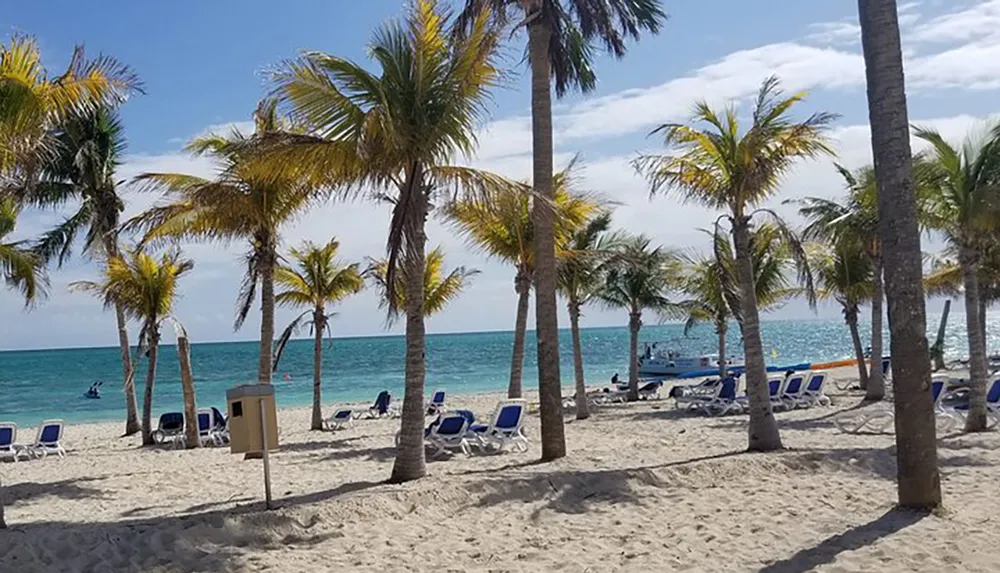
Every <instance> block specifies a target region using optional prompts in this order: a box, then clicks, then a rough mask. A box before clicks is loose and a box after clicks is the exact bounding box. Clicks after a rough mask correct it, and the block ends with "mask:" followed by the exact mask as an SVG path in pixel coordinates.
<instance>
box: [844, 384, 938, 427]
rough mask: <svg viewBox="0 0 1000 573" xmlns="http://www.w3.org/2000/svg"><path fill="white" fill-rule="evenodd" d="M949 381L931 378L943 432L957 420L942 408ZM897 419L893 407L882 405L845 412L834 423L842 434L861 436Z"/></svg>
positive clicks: (932, 394) (890, 424)
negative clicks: (859, 410)
mask: <svg viewBox="0 0 1000 573" xmlns="http://www.w3.org/2000/svg"><path fill="white" fill-rule="evenodd" d="M949 381H950V378H949V377H947V376H933V377H932V378H931V398H932V399H933V400H934V413H935V417H936V418H937V425H938V428H939V430H940V431H941V432H947V431H948V430H949V429H950V428H951V427H952V426H953V425H954V423H955V418H954V417H953V416H952V415H951V413H950V412H948V411H946V410H945V409H944V408H942V407H941V401H942V398H944V396H945V394H946V388H947V387H948V382H949ZM895 419H896V414H895V411H894V410H893V407H892V405H890V404H885V403H882V404H879V405H877V406H875V407H873V408H871V409H869V410H867V411H864V412H860V413H854V412H845V413H843V414H841V415H840V416H837V417H836V418H835V419H834V423H835V424H836V425H837V428H839V429H840V431H841V432H844V433H847V434H859V433H861V432H863V431H866V432H873V433H878V432H884V431H887V430H888V429H889V428H890V427H892V426H893V425H894V423H895Z"/></svg>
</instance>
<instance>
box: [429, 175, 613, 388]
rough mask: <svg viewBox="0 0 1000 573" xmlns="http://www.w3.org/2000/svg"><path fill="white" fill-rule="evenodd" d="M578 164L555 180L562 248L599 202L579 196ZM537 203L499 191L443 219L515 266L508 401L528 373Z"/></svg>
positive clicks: (525, 194)
mask: <svg viewBox="0 0 1000 573" xmlns="http://www.w3.org/2000/svg"><path fill="white" fill-rule="evenodd" d="M576 165H577V161H576V159H575V158H574V160H573V161H571V162H570V164H569V166H568V167H566V169H564V170H563V171H560V172H559V173H557V174H556V180H555V181H554V186H555V188H556V198H555V203H554V205H553V209H554V213H553V216H554V217H555V229H556V237H557V242H559V243H563V242H565V241H566V240H568V238H569V237H571V236H572V234H573V233H574V232H575V231H576V230H577V229H579V227H580V226H581V225H582V224H583V223H584V222H585V221H586V218H587V216H589V215H590V214H592V213H593V212H595V211H596V210H597V209H598V205H597V203H596V202H594V201H592V200H590V199H589V197H587V196H586V195H583V194H575V193H573V192H572V190H571V187H572V186H573V183H574V168H575V167H576ZM535 201H536V199H535V198H533V196H532V193H531V191H530V189H528V188H527V186H524V187H522V186H515V187H510V188H504V189H500V190H498V191H497V192H494V193H491V194H490V195H489V196H487V197H472V198H469V199H468V200H465V201H455V202H453V203H451V204H449V205H448V206H447V208H446V209H445V214H444V216H445V218H446V219H447V220H448V221H449V222H450V223H451V224H452V226H453V227H454V228H455V229H456V230H457V231H458V233H459V234H460V235H462V236H464V237H465V238H466V240H467V241H468V242H469V244H470V245H471V246H472V247H473V248H475V249H478V250H480V251H483V252H485V253H486V254H487V255H489V256H491V257H494V258H497V259H500V260H502V261H504V262H506V263H509V264H511V265H513V266H514V270H515V274H514V292H515V293H516V294H517V313H516V315H515V321H514V349H513V353H512V356H511V364H510V383H509V384H508V386H507V397H508V398H520V397H521V372H522V369H523V368H524V338H525V334H526V332H527V330H528V296H529V293H530V292H531V283H532V280H533V279H534V276H535V241H534V238H535V223H534V221H533V220H532V217H531V212H532V205H533V204H534V203H535Z"/></svg>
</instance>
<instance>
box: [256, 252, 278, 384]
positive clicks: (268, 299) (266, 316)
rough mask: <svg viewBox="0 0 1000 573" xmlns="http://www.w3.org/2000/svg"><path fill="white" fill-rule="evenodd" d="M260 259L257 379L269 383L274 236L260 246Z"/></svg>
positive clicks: (275, 258) (272, 341) (271, 363)
mask: <svg viewBox="0 0 1000 573" xmlns="http://www.w3.org/2000/svg"><path fill="white" fill-rule="evenodd" d="M262 248H263V253H262V256H261V261H260V356H259V357H258V364H257V380H258V381H259V382H260V383H261V384H270V383H271V371H272V370H273V367H274V366H273V360H274V359H273V356H272V349H271V345H272V344H273V343H274V264H275V261H277V258H278V254H277V251H276V248H277V247H276V245H275V244H274V238H273V237H271V238H270V239H269V240H268V241H267V243H266V244H265V245H264V246H263V247H262Z"/></svg>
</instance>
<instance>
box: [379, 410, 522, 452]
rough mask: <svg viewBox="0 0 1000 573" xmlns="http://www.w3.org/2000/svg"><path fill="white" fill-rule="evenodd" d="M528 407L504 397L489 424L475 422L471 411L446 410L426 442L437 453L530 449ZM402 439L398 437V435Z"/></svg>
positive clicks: (427, 436) (425, 434)
mask: <svg viewBox="0 0 1000 573" xmlns="http://www.w3.org/2000/svg"><path fill="white" fill-rule="evenodd" d="M527 410H528V403H527V402H526V401H525V400H520V399H515V400H501V401H500V402H499V403H498V404H497V406H496V408H495V409H494V410H493V414H492V416H491V417H490V421H489V423H488V424H477V423H475V418H474V414H472V412H469V411H468V410H444V411H442V412H440V413H439V415H438V417H437V419H436V420H434V421H433V422H432V423H431V425H430V426H428V427H427V428H426V429H425V430H424V442H425V443H426V444H427V445H429V446H431V447H433V448H434V450H435V451H434V455H441V454H444V453H447V452H448V451H449V450H452V449H458V450H460V451H462V452H463V453H464V454H466V455H471V454H472V453H473V450H476V451H479V452H482V453H499V452H502V451H504V450H506V449H507V448H508V447H510V448H511V449H512V450H514V451H515V452H521V453H523V452H526V451H528V445H529V441H528V437H527V436H525V435H524V417H525V414H526V413H527ZM397 442H398V436H397Z"/></svg>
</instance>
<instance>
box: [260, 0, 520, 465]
mask: <svg viewBox="0 0 1000 573" xmlns="http://www.w3.org/2000/svg"><path fill="white" fill-rule="evenodd" d="M446 26H447V18H445V17H444V16H443V14H442V11H441V10H440V9H439V7H438V5H437V2H436V1H435V0H416V1H415V2H414V3H413V6H412V9H411V11H410V14H409V17H408V19H407V22H406V23H405V24H401V23H398V22H396V23H391V24H388V25H386V26H383V27H382V28H380V29H379V30H378V31H377V32H376V33H375V35H374V39H373V41H372V44H371V46H370V47H369V54H371V56H372V58H373V59H374V60H375V61H376V63H377V64H378V66H379V68H380V73H379V74H378V75H376V74H373V73H371V72H369V71H368V70H366V69H364V68H363V67H362V66H360V65H358V64H356V63H354V62H351V61H349V60H345V59H342V58H338V57H335V56H331V55H328V54H323V53H318V52H307V53H305V54H303V55H302V56H301V57H300V58H299V59H298V60H295V61H291V62H286V63H285V64H284V65H283V67H282V70H281V71H280V72H278V74H277V75H276V77H275V81H276V83H277V87H276V89H275V93H276V94H277V95H278V97H280V98H281V99H282V100H283V101H284V102H285V103H286V104H287V105H288V106H289V108H290V111H291V114H292V117H293V118H294V119H295V121H296V122H298V123H299V124H301V125H303V126H305V127H306V128H307V129H309V130H310V135H308V136H302V137H288V138H284V140H283V141H282V140H281V139H280V138H279V139H278V140H277V141H276V142H275V146H276V147H278V148H279V149H280V148H283V151H278V152H277V153H278V157H280V158H281V159H282V161H281V162H282V164H283V167H284V169H285V170H288V171H292V172H295V173H298V174H304V175H308V176H309V179H311V180H314V181H316V182H317V183H318V184H322V185H331V186H335V187H336V188H337V189H339V190H340V191H341V192H342V194H344V195H354V194H357V193H359V192H360V190H361V189H364V190H366V191H369V192H371V193H374V194H375V195H376V196H377V197H379V198H385V196H386V195H387V194H388V195H391V197H390V200H391V201H392V203H393V205H394V207H393V212H392V220H391V223H390V226H389V239H388V241H387V249H386V250H387V260H386V263H387V264H386V267H387V268H386V286H387V288H388V295H389V296H388V297H386V300H387V301H388V307H389V311H390V313H396V312H398V311H399V310H400V307H399V306H398V304H397V303H398V302H400V301H403V300H405V301H406V307H405V312H406V367H405V370H406V390H405V393H404V396H403V415H402V428H401V435H400V443H399V448H398V452H397V456H396V461H395V464H394V465H393V470H392V476H391V478H390V479H391V480H392V481H394V482H401V481H407V480H412V479H417V478H419V477H422V476H423V475H424V474H425V473H426V467H425V464H424V445H423V443H424V439H423V436H424V429H423V425H424V415H423V414H424V404H423V400H424V377H425V373H426V369H425V367H426V365H425V362H424V352H425V340H424V338H425V331H424V316H425V312H424V309H423V303H424V300H425V297H424V292H423V291H424V281H423V280H421V278H422V276H423V274H424V268H425V264H424V258H425V253H424V249H425V244H426V241H427V239H426V235H425V231H424V227H425V222H426V218H427V214H428V212H429V210H430V200H431V198H432V196H433V195H435V194H437V193H439V192H441V191H442V190H443V189H445V188H446V187H451V188H452V189H453V190H455V191H457V192H462V193H472V192H481V191H482V190H483V189H484V188H486V187H491V186H495V185H509V184H510V182H508V181H505V180H503V179H502V178H500V177H497V176H495V175H492V174H488V173H484V172H481V171H478V170H475V169H471V168H467V167H459V166H455V165H454V164H453V163H452V161H453V160H454V159H455V156H456V155H458V154H465V155H469V154H471V153H472V151H473V149H474V148H475V145H476V139H475V130H476V128H477V127H478V125H479V123H480V121H481V119H482V118H483V116H484V115H485V113H486V111H487V104H488V102H489V100H490V98H489V90H490V88H492V87H493V86H495V85H497V83H498V82H499V80H500V75H501V72H500V70H499V68H498V67H497V65H496V63H495V60H496V55H497V52H496V48H497V44H498V42H499V36H498V33H499V31H498V30H497V29H495V28H494V27H493V26H491V22H490V16H489V12H488V11H486V10H483V11H481V12H478V13H477V14H475V15H474V17H473V18H472V20H471V22H470V33H469V34H467V35H466V36H465V37H464V38H462V39H459V40H455V41H450V40H449V38H448V35H447V33H446V30H445V27H446ZM400 274H403V275H405V276H406V277H408V278H409V280H407V281H406V284H405V286H406V288H405V296H403V297H397V296H396V286H397V284H398V283H397V282H396V277H397V276H399V275H400Z"/></svg>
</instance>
